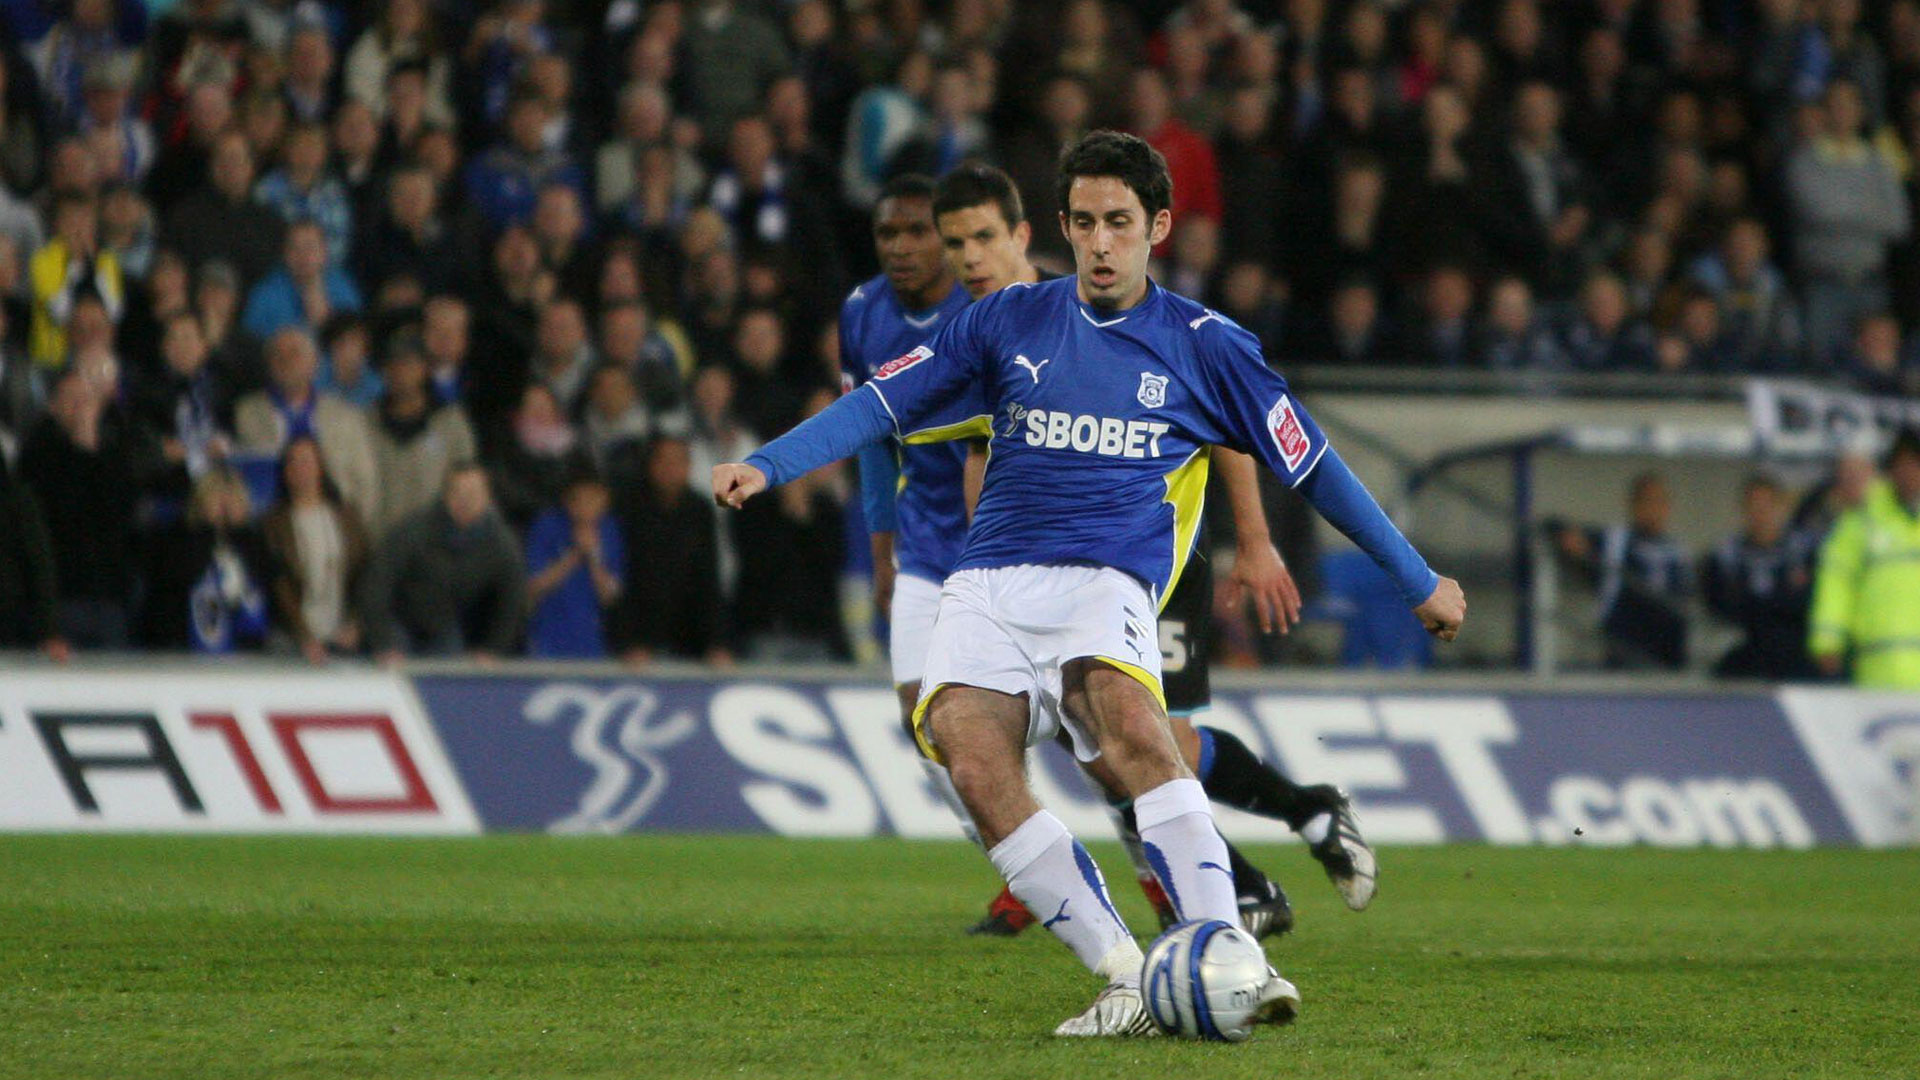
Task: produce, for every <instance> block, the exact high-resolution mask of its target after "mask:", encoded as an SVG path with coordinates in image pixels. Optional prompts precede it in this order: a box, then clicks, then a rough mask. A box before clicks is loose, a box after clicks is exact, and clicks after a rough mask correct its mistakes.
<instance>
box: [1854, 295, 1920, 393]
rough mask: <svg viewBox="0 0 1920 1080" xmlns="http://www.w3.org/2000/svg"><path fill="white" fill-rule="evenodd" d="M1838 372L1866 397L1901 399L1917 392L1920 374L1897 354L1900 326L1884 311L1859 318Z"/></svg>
mask: <svg viewBox="0 0 1920 1080" xmlns="http://www.w3.org/2000/svg"><path fill="white" fill-rule="evenodd" d="M1840 359H1841V363H1840V369H1841V371H1842V372H1844V373H1845V374H1846V375H1847V376H1849V377H1850V378H1852V380H1853V382H1854V385H1855V386H1858V387H1859V388H1860V389H1861V390H1863V391H1865V392H1866V393H1869V394H1882V395H1885V396H1888V397H1901V396H1903V395H1907V394H1911V393H1913V392H1914V391H1915V390H1916V389H1920V372H1916V371H1915V369H1914V367H1913V365H1912V364H1911V363H1909V362H1908V358H1906V357H1903V356H1901V355H1900V324H1899V323H1898V322H1896V321H1895V320H1894V317H1893V316H1892V315H1890V314H1888V313H1887V312H1884V311H1876V312H1869V313H1868V314H1867V315H1866V316H1864V317H1863V318H1861V319H1860V321H1859V323H1858V324H1857V325H1856V328H1855V330H1854V334H1853V345H1852V347H1851V348H1849V349H1848V350H1847V351H1846V352H1845V353H1844V354H1842V356H1841V358H1840Z"/></svg>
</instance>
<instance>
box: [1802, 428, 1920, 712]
mask: <svg viewBox="0 0 1920 1080" xmlns="http://www.w3.org/2000/svg"><path fill="white" fill-rule="evenodd" d="M1884 464H1885V468H1886V474H1887V475H1886V479H1885V480H1880V481H1875V482H1874V483H1873V484H1871V485H1870V486H1869V487H1868V489H1867V494H1866V498H1865V501H1863V502H1862V503H1861V505H1860V506H1859V507H1857V508H1855V509H1853V510H1849V511H1847V512H1846V513H1844V514H1842V515H1841V516H1840V519H1839V521H1838V522H1837V523H1836V524H1835V525H1834V529H1833V533H1832V535H1830V536H1828V537H1827V539H1826V542H1825V543H1824V544H1823V545H1822V546H1821V548H1820V564H1819V570H1818V573H1817V575H1816V578H1815V581H1814V587H1813V610H1812V613H1811V615H1810V624H1811V629H1810V632H1809V636H1808V641H1807V648H1808V650H1809V651H1810V652H1811V653H1812V654H1813V659H1814V662H1815V663H1816V664H1817V665H1818V666H1819V668H1820V671H1821V673H1822V674H1825V675H1829V676H1834V675H1839V674H1840V673H1841V672H1842V671H1843V670H1846V669H1847V668H1849V667H1851V669H1852V676H1853V681H1854V683H1855V684H1856V685H1858V686H1862V687H1867V688H1872V689H1882V690H1916V689H1920V431H1917V430H1915V429H1914V428H1911V427H1907V428H1903V429H1901V431H1900V432H1899V433H1898V435H1896V436H1895V438H1894V440H1893V446H1892V447H1891V448H1890V449H1889V450H1888V451H1887V456H1886V461H1885V463H1884Z"/></svg>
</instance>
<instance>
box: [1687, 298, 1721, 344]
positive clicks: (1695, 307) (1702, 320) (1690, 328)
mask: <svg viewBox="0 0 1920 1080" xmlns="http://www.w3.org/2000/svg"><path fill="white" fill-rule="evenodd" d="M1680 337H1681V338H1682V339H1683V340H1685V341H1686V343H1687V344H1688V345H1691V346H1695V347H1699V346H1705V345H1711V344H1713V343H1714V342H1716V341H1718V340H1720V305H1718V304H1716V303H1714V301H1713V297H1711V296H1703V295H1693V296H1689V297H1687V299H1686V301H1685V302H1684V303H1682V304H1681V305H1680Z"/></svg>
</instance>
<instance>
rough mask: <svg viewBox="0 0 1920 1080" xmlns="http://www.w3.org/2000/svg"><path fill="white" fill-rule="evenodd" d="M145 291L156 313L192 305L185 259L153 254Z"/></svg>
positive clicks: (165, 253)
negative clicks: (151, 300)
mask: <svg viewBox="0 0 1920 1080" xmlns="http://www.w3.org/2000/svg"><path fill="white" fill-rule="evenodd" d="M6 292H7V290H6V288H5V287H4V285H0V295H4V294H5V293H6ZM147 293H148V295H150V296H152V297H153V310H154V312H155V313H156V314H160V315H167V314H171V313H173V312H176V311H185V310H187V309H188V308H190V307H192V306H193V301H192V297H191V295H190V287H189V284H188V277H187V264H186V261H185V260H183V259H181V258H180V256H178V255H176V254H174V253H173V252H171V251H161V252H159V253H157V254H155V255H154V257H153V268H152V269H151V270H149V271H147Z"/></svg>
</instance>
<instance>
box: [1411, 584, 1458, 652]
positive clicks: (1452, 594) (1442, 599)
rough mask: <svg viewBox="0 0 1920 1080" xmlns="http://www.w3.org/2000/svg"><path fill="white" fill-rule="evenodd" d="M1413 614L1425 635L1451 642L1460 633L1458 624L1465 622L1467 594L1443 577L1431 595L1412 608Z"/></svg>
mask: <svg viewBox="0 0 1920 1080" xmlns="http://www.w3.org/2000/svg"><path fill="white" fill-rule="evenodd" d="M1413 614H1414V616H1415V617H1416V618H1418V619H1419V620H1420V625H1421V626H1424V627H1426V628H1427V633H1429V634H1432V635H1433V636H1434V637H1437V638H1439V639H1440V640H1441V641H1452V640H1453V639H1454V637H1455V636H1456V635H1458V634H1459V633H1460V624H1461V623H1463V622H1465V621H1466V620H1467V594H1466V593H1463V592H1461V591H1460V583H1459V582H1457V581H1455V580H1453V579H1452V578H1450V577H1443V578H1441V579H1440V583H1439V584H1438V585H1435V586H1434V587H1433V595H1431V596H1429V597H1427V601H1426V603H1424V604H1421V605H1420V606H1419V607H1417V608H1414V609H1413Z"/></svg>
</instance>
